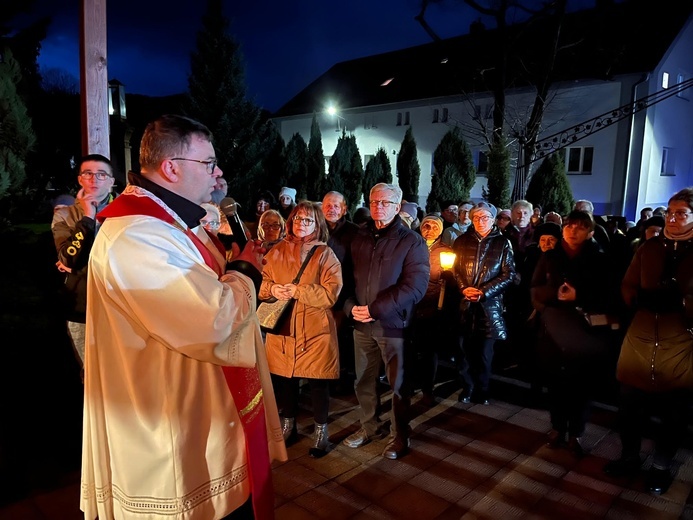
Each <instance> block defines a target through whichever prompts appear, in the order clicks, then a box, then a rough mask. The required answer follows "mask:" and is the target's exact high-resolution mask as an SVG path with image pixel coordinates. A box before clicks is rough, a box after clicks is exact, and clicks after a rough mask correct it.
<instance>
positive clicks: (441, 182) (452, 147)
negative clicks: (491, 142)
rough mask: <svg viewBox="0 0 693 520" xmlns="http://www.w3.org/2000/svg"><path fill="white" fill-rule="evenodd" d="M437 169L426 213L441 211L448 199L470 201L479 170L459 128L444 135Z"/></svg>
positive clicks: (436, 154) (437, 152) (435, 158)
mask: <svg viewBox="0 0 693 520" xmlns="http://www.w3.org/2000/svg"><path fill="white" fill-rule="evenodd" d="M433 168H434V171H433V174H432V176H431V192H430V193H429V195H428V199H427V201H426V211H429V212H430V211H440V210H441V209H442V208H441V207H440V203H441V201H444V200H455V201H458V202H461V201H463V200H467V199H469V192H470V191H471V189H472V186H474V181H475V176H476V168H475V167H474V160H473V159H472V151H471V150H470V149H469V145H468V144H467V143H466V141H465V140H464V139H463V138H462V136H461V135H460V132H459V129H458V128H457V127H455V128H453V129H451V130H450V131H448V132H447V133H446V134H445V135H444V136H443V139H441V141H440V143H439V144H438V146H437V147H436V149H435V151H434V152H433Z"/></svg>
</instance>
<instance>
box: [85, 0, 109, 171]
mask: <svg viewBox="0 0 693 520" xmlns="http://www.w3.org/2000/svg"><path fill="white" fill-rule="evenodd" d="M80 18H81V30H80V87H81V96H80V98H81V107H82V153H83V154H85V155H86V154H90V153H100V154H102V155H104V156H106V157H108V158H110V147H109V142H108V135H109V128H108V66H107V65H108V60H107V59H106V57H107V53H106V0H82V11H81V17H80Z"/></svg>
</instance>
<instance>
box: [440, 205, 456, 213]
mask: <svg viewBox="0 0 693 520" xmlns="http://www.w3.org/2000/svg"><path fill="white" fill-rule="evenodd" d="M443 211H447V212H449V213H457V212H458V211H459V210H458V209H457V206H449V207H447V208H445V209H444V210H443Z"/></svg>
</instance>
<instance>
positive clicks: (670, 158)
mask: <svg viewBox="0 0 693 520" xmlns="http://www.w3.org/2000/svg"><path fill="white" fill-rule="evenodd" d="M675 159H676V154H675V153H674V149H673V148H667V147H666V146H665V147H664V148H662V167H661V169H660V173H659V174H660V175H662V176H665V177H666V176H673V175H676V170H675V169H674V168H675V166H676V164H675V163H676V160H675Z"/></svg>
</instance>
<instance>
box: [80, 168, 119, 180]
mask: <svg viewBox="0 0 693 520" xmlns="http://www.w3.org/2000/svg"><path fill="white" fill-rule="evenodd" d="M79 176H80V177H82V178H83V179H86V180H88V181H90V180H91V179H92V177H96V179H97V180H99V181H105V180H106V179H112V178H113V175H109V174H107V173H106V172H103V171H100V170H99V171H98V172H93V171H90V170H84V171H83V172H80V174H79Z"/></svg>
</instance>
